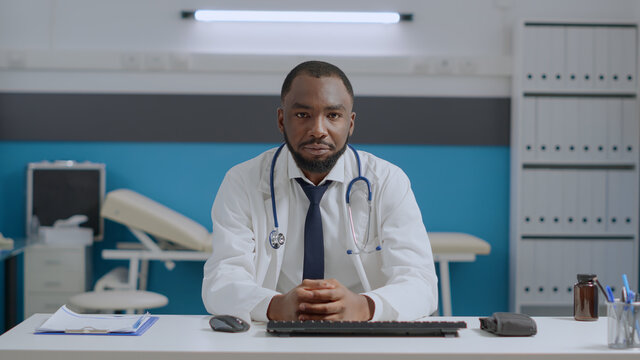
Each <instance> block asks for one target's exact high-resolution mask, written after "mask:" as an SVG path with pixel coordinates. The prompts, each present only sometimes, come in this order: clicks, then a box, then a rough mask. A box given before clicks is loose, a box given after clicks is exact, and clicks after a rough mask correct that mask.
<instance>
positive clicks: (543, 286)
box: [532, 239, 551, 302]
mask: <svg viewBox="0 0 640 360" xmlns="http://www.w3.org/2000/svg"><path fill="white" fill-rule="evenodd" d="M533 241H534V247H533V248H534V252H533V263H534V264H538V266H536V267H535V269H534V271H533V272H534V275H533V277H534V279H535V284H534V289H533V293H534V295H533V296H532V298H533V299H532V300H534V301H536V302H543V301H545V300H546V297H547V292H548V289H547V279H548V277H549V268H550V267H551V264H550V262H549V252H548V250H547V248H548V247H547V244H546V242H547V240H545V239H536V240H533Z"/></svg>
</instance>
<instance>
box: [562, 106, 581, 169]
mask: <svg viewBox="0 0 640 360" xmlns="http://www.w3.org/2000/svg"><path fill="white" fill-rule="evenodd" d="M562 111H563V115H562V118H563V123H564V129H563V131H562V135H563V139H564V148H565V152H564V155H563V156H564V159H566V160H567V161H568V162H572V161H575V160H578V159H579V155H578V154H579V151H578V150H579V146H578V144H579V141H578V99H577V98H574V97H568V98H565V99H564V101H563V104H562Z"/></svg>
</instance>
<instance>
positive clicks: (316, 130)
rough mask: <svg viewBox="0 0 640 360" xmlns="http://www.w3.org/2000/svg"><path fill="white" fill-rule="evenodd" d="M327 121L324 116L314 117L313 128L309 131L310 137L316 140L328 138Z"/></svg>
mask: <svg viewBox="0 0 640 360" xmlns="http://www.w3.org/2000/svg"><path fill="white" fill-rule="evenodd" d="M325 121H326V119H325V118H324V116H322V115H319V116H316V117H314V118H313V120H312V121H311V128H310V129H309V133H310V135H311V136H313V137H315V138H323V137H325V136H327V135H328V134H327V124H326V122H325Z"/></svg>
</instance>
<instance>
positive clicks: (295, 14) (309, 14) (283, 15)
mask: <svg viewBox="0 0 640 360" xmlns="http://www.w3.org/2000/svg"><path fill="white" fill-rule="evenodd" d="M182 18H184V19H195V20H198V21H219V22H289V23H292V22H307V23H360V24H363V23H364V24H367V23H368V24H395V23H398V22H400V21H411V20H412V19H413V15H412V14H400V13H397V12H345V11H241V10H195V11H183V12H182Z"/></svg>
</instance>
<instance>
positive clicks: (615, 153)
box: [606, 98, 624, 161]
mask: <svg viewBox="0 0 640 360" xmlns="http://www.w3.org/2000/svg"><path fill="white" fill-rule="evenodd" d="M606 103H607V109H606V118H607V160H613V161H618V160H621V159H622V158H623V157H622V152H623V150H624V147H623V146H622V100H620V99H615V98H611V99H608V100H606Z"/></svg>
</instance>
